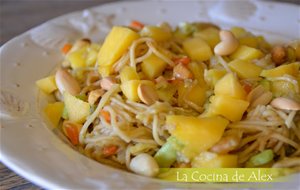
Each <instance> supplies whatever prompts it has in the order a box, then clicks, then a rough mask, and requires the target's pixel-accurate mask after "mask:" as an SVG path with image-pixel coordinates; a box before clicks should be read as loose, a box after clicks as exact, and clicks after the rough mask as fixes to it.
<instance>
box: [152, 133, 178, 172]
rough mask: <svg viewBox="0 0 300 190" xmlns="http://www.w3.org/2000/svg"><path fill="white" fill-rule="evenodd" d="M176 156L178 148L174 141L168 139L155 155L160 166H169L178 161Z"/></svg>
mask: <svg viewBox="0 0 300 190" xmlns="http://www.w3.org/2000/svg"><path fill="white" fill-rule="evenodd" d="M171 138H172V137H171ZM176 158H177V153H176V148H175V147H174V145H173V142H172V141H167V142H166V143H165V144H164V145H163V146H162V147H161V148H160V149H159V150H158V151H157V152H156V154H155V156H154V159H155V160H156V162H157V163H158V165H159V167H160V168H169V167H170V166H171V165H172V164H173V163H174V162H175V161H176Z"/></svg>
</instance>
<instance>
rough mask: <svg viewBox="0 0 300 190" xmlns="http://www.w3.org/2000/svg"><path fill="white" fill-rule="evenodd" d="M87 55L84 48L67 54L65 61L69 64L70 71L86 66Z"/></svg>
mask: <svg viewBox="0 0 300 190" xmlns="http://www.w3.org/2000/svg"><path fill="white" fill-rule="evenodd" d="M87 56H88V53H87V49H86V47H83V48H80V49H78V50H76V51H73V52H71V53H69V54H68V56H67V60H68V61H69V62H70V64H71V67H72V69H77V68H80V67H85V66H86V59H87Z"/></svg>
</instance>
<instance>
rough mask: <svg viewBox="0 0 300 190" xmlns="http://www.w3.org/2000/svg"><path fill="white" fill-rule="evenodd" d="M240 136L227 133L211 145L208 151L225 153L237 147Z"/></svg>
mask: <svg viewBox="0 0 300 190" xmlns="http://www.w3.org/2000/svg"><path fill="white" fill-rule="evenodd" d="M239 142H240V138H239V137H238V136H237V135H228V136H225V137H222V138H221V140H220V141H219V142H218V143H217V144H215V145H214V146H213V147H211V149H210V151H212V152H215V153H218V154H227V153H228V152H230V151H232V150H234V149H235V148H237V147H238V145H239Z"/></svg>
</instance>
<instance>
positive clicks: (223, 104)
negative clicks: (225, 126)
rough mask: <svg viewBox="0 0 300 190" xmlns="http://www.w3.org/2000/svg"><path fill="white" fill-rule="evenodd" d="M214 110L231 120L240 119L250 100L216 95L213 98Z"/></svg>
mask: <svg viewBox="0 0 300 190" xmlns="http://www.w3.org/2000/svg"><path fill="white" fill-rule="evenodd" d="M211 106H212V111H213V113H215V114H219V115H222V116H224V117H225V118H227V119H229V120H230V121H233V122H234V121H240V120H241V119H242V117H243V114H244V112H245V111H246V109H247V108H248V106H249V102H247V101H244V100H239V99H235V98H231V97H228V96H222V95H216V96H214V97H212V98H211Z"/></svg>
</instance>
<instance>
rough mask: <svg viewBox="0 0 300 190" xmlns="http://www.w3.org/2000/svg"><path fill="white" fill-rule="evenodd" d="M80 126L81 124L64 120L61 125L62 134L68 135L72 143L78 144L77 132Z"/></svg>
mask: <svg viewBox="0 0 300 190" xmlns="http://www.w3.org/2000/svg"><path fill="white" fill-rule="evenodd" d="M81 128H82V125H81V124H78V123H73V122H71V121H67V120H65V121H64V123H63V125H62V130H63V132H64V134H65V135H66V136H67V137H68V139H69V140H70V141H71V143H72V144H73V145H75V146H76V145H78V144H79V133H80V130H81Z"/></svg>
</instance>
